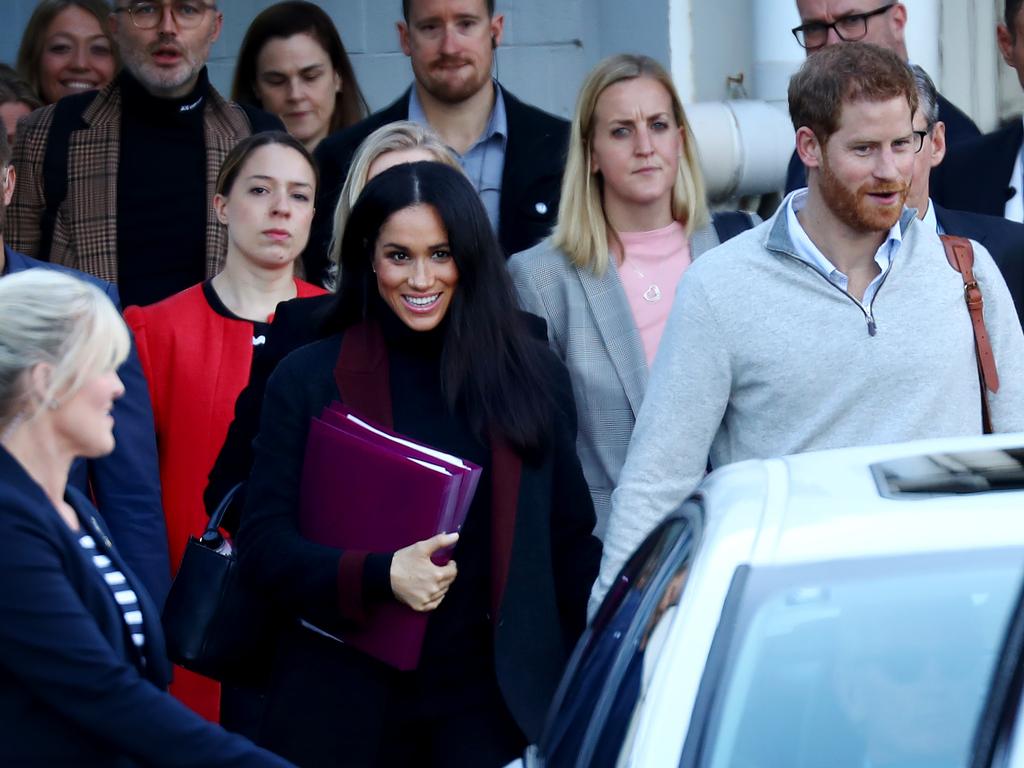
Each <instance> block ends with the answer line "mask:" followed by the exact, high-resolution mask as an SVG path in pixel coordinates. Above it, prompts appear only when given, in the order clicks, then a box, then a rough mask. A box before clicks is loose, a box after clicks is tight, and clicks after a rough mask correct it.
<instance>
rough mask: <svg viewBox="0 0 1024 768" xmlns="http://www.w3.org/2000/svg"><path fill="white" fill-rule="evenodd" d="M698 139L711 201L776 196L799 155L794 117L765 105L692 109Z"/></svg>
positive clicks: (706, 104)
mask: <svg viewBox="0 0 1024 768" xmlns="http://www.w3.org/2000/svg"><path fill="white" fill-rule="evenodd" d="M686 116H687V118H688V119H689V121H690V127H691V128H693V132H694V135H695V136H696V138H697V146H698V148H699V149H700V158H701V162H700V165H701V170H702V171H703V172H704V181H705V184H706V186H707V193H708V199H709V200H711V201H712V202H721V201H724V200H730V199H732V198H735V197H740V196H745V195H761V194H766V193H770V192H776V191H778V190H780V189H782V187H783V186H784V183H785V179H786V166H787V165H788V163H789V156H790V154H791V153H792V152H793V127H792V125H791V124H790V122H789V116H788V115H787V114H785V113H783V112H782V111H781V110H780V109H779V108H778V107H776V106H773V105H771V104H769V103H768V102H765V101H756V100H753V99H750V100H746V99H744V100H737V101H719V102H700V103H697V104H689V105H687V107H686Z"/></svg>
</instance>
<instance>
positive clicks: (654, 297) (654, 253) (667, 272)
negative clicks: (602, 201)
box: [618, 221, 690, 367]
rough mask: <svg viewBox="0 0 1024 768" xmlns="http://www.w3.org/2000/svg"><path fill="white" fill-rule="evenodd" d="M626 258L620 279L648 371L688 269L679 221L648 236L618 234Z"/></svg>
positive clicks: (687, 253)
mask: <svg viewBox="0 0 1024 768" xmlns="http://www.w3.org/2000/svg"><path fill="white" fill-rule="evenodd" d="M618 234H619V239H620V240H621V241H622V247H623V249H624V251H625V258H624V259H623V260H622V262H621V263H620V264H619V265H618V270H619V279H620V280H621V281H622V289H623V290H624V291H625V292H626V300H627V301H628V302H629V307H630V309H632V310H633V320H634V321H635V322H636V327H637V329H638V330H639V331H640V339H641V341H642V342H643V345H644V354H645V355H646V357H647V365H648V367H650V366H651V364H652V363H653V362H654V353H655V352H657V351H658V344H659V342H660V341H661V333H662V331H664V330H665V322H666V321H667V320H668V313H669V311H670V310H671V309H672V300H673V299H674V298H675V295H676V286H677V285H678V284H679V280H680V278H682V276H683V272H685V271H686V268H687V267H688V266H690V242H689V241H688V240H687V239H686V230H685V229H684V228H683V225H682V224H680V223H679V222H678V221H674V222H672V223H671V224H669V225H668V226H667V227H662V228H661V229H654V230H651V231H650V232H619V233H618Z"/></svg>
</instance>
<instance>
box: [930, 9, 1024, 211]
mask: <svg viewBox="0 0 1024 768" xmlns="http://www.w3.org/2000/svg"><path fill="white" fill-rule="evenodd" d="M1022 11H1024V0H1006V8H1005V11H1004V17H1003V23H1001V24H999V25H998V26H997V27H996V42H997V43H998V44H999V51H1000V53H1002V56H1003V61H1005V62H1006V63H1007V64H1009V65H1010V66H1011V67H1013V68H1014V69H1015V70H1017V78H1018V79H1019V80H1020V82H1021V87H1024V12H1022ZM1022 140H1024V126H1022V123H1021V119H1020V118H1019V117H1018V118H1015V119H1014V120H1012V121H1011V122H1009V123H1007V124H1006V125H1005V126H1004V127H1002V128H1000V129H998V130H996V131H993V132H992V133H988V134H985V135H984V136H979V137H978V138H976V139H973V140H972V141H970V142H967V143H965V144H962V145H958V146H956V147H951V148H950V152H949V156H948V157H947V158H946V162H944V163H943V164H942V167H941V169H940V170H939V173H938V175H937V176H936V178H935V179H934V180H933V182H932V196H933V197H934V198H935V200H937V201H938V202H940V203H942V204H943V205H947V206H949V207H951V208H960V209H962V210H965V211H974V212H976V213H985V214H988V215H989V216H1003V217H1005V218H1007V219H1010V220H1011V221H1024V179H1022V177H1021V161H1022V157H1021V149H1022Z"/></svg>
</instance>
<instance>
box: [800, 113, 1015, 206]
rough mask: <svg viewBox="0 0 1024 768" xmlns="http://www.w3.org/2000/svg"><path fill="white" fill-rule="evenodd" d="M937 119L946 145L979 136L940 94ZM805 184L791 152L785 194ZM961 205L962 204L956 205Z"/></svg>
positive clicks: (933, 177)
mask: <svg viewBox="0 0 1024 768" xmlns="http://www.w3.org/2000/svg"><path fill="white" fill-rule="evenodd" d="M938 102H939V120H941V121H942V122H944V123H945V124H946V146H947V147H953V146H954V145H957V144H962V143H964V142H967V141H971V140H972V139H975V138H977V137H979V136H981V131H979V130H978V126H976V125H975V124H974V121H973V120H971V118H969V117H968V116H967V115H966V114H964V113H963V112H962V111H961V110H960V108H959V107H957V106H956V105H955V104H953V103H952V102H951V101H949V100H948V99H945V98H943V96H942V94H939V99H938ZM941 167H942V166H941V165H940V166H939V167H938V168H933V169H932V172H931V174H930V175H929V184H931V189H932V197H935V194H934V191H935V185H936V184H937V183H938V179H939V177H940V176H941V171H939V168H941ZM806 186H807V169H806V168H804V164H803V163H802V162H800V158H799V157H798V156H797V154H796V152H794V153H793V155H792V157H790V158H789V167H788V168H787V169H786V194H789V193H790V192H792V191H793V190H794V189H800V187H806ZM957 207H962V206H957ZM1000 215H1002V211H1000Z"/></svg>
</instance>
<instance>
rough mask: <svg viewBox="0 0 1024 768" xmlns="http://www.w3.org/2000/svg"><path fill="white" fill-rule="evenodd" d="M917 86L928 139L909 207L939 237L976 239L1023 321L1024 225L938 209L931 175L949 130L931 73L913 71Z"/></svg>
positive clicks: (918, 119) (919, 128)
mask: <svg viewBox="0 0 1024 768" xmlns="http://www.w3.org/2000/svg"><path fill="white" fill-rule="evenodd" d="M910 69H911V71H912V72H913V73H914V82H915V83H916V84H917V97H918V108H917V111H916V112H915V113H914V131H915V132H917V133H920V134H921V135H922V136H924V145H923V148H922V149H921V151H920V152H918V153H917V157H916V158H915V160H914V180H913V181H912V182H911V184H910V192H909V194H908V195H907V207H908V208H913V209H915V210H916V211H917V217H918V218H919V219H921V222H922V223H923V224H924V225H925V226H926V227H928V228H929V229H933V230H935V231H937V232H938V233H939V234H940V235H959V236H960V237H968V238H970V239H971V240H976V241H977V242H979V243H980V244H981V245H983V246H985V249H986V250H987V251H988V252H989V253H990V254H991V255H992V259H993V260H994V261H995V263H996V265H997V266H998V267H999V271H1000V272H1002V275H1003V279H1004V280H1006V285H1007V287H1008V288H1009V289H1010V294H1011V295H1012V296H1013V303H1014V304H1015V305H1016V307H1017V314H1018V316H1019V317H1020V318H1021V321H1022V322H1024V258H1022V256H1024V224H1018V223H1017V222H1015V221H1008V220H1006V219H1004V218H1002V217H997V216H986V215H984V214H981V213H974V212H969V211H958V210H952V209H949V208H945V207H943V206H941V205H938V204H936V203H935V202H934V201H933V200H931V198H930V197H929V194H928V193H929V187H930V176H929V172H930V171H931V170H932V169H933V168H937V167H939V166H940V164H941V163H942V161H943V158H944V157H945V156H946V126H945V125H944V124H943V122H942V121H941V120H940V119H939V108H938V92H937V91H936V90H935V83H933V82H932V79H931V78H930V77H928V73H927V72H925V71H924V70H923V69H922V68H921V67H919V66H917V65H916V64H915V65H914V66H912V67H911V68H910Z"/></svg>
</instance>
